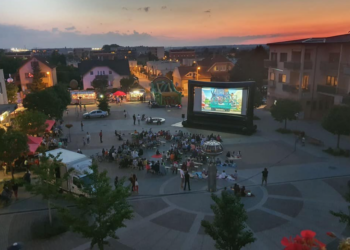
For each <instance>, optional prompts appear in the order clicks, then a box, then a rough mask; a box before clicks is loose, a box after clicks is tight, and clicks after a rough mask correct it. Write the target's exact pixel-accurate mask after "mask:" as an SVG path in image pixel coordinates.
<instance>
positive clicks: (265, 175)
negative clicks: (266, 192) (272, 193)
mask: <svg viewBox="0 0 350 250" xmlns="http://www.w3.org/2000/svg"><path fill="white" fill-rule="evenodd" d="M268 175H269V171H267V168H265V169H264V171H262V182H261V186H262V185H263V184H264V182H265V186H267V176H268Z"/></svg>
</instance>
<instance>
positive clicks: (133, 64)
mask: <svg viewBox="0 0 350 250" xmlns="http://www.w3.org/2000/svg"><path fill="white" fill-rule="evenodd" d="M129 68H130V71H131V72H136V71H138V68H137V61H136V60H129Z"/></svg>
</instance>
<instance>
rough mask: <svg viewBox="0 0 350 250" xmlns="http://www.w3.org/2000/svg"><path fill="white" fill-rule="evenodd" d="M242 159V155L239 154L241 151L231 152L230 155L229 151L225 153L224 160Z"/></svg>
mask: <svg viewBox="0 0 350 250" xmlns="http://www.w3.org/2000/svg"><path fill="white" fill-rule="evenodd" d="M231 157H232V158H242V154H241V151H237V152H235V151H232V153H231V152H230V151H227V153H226V158H227V159H228V158H231Z"/></svg>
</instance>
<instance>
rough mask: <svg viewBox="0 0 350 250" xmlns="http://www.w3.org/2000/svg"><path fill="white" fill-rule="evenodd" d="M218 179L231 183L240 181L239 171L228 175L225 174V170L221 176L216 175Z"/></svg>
mask: <svg viewBox="0 0 350 250" xmlns="http://www.w3.org/2000/svg"><path fill="white" fill-rule="evenodd" d="M216 177H217V178H218V179H227V180H230V181H236V180H237V179H238V175H237V170H235V173H234V174H227V173H226V172H225V170H223V171H222V172H221V174H216Z"/></svg>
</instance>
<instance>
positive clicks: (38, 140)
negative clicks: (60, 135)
mask: <svg viewBox="0 0 350 250" xmlns="http://www.w3.org/2000/svg"><path fill="white" fill-rule="evenodd" d="M42 141H43V138H42V137H33V136H30V135H28V144H39V145H40V143H41V142H42Z"/></svg>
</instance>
